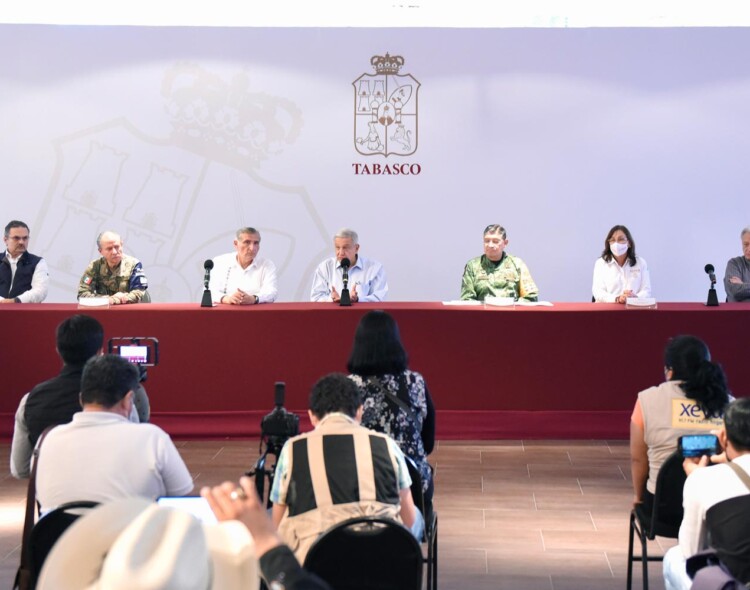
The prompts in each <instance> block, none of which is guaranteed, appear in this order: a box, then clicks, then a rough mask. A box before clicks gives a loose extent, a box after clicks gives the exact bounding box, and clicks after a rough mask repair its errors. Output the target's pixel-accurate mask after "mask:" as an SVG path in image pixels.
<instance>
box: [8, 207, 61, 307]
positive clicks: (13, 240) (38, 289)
mask: <svg viewBox="0 0 750 590" xmlns="http://www.w3.org/2000/svg"><path fill="white" fill-rule="evenodd" d="M3 241H4V242H5V248H6V250H5V252H2V253H0V303H41V302H42V301H44V299H45V298H46V297H47V287H48V285H49V270H48V269H47V263H46V262H45V260H44V258H42V257H40V256H34V255H33V254H31V253H30V252H29V251H28V246H29V226H28V225H26V224H25V223H24V222H23V221H18V220H13V221H11V222H10V223H8V225H6V226H5V235H4V236H3Z"/></svg>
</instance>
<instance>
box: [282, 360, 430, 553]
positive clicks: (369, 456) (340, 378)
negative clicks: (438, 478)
mask: <svg viewBox="0 0 750 590" xmlns="http://www.w3.org/2000/svg"><path fill="white" fill-rule="evenodd" d="M309 415H310V420H311V422H312V424H313V426H314V427H315V429H314V430H313V431H312V432H308V433H306V434H302V435H300V436H297V437H294V438H291V439H289V440H288V441H287V442H286V444H285V445H284V447H283V448H282V450H281V453H280V455H279V459H278V462H277V465H276V476H275V478H274V481H273V488H272V489H271V500H272V501H273V512H272V513H273V521H274V524H275V525H276V526H278V528H279V533H280V534H281V538H282V539H284V542H285V543H286V544H287V545H289V547H290V548H291V549H292V550H293V551H294V554H295V555H296V556H297V559H298V560H299V561H300V563H304V560H305V556H306V555H307V552H308V550H309V549H310V546H311V545H312V544H313V542H314V541H315V539H316V538H317V537H318V536H319V535H320V534H321V533H323V532H325V531H326V530H327V529H329V528H330V527H331V526H333V525H334V524H337V523H339V522H342V521H344V520H347V519H349V518H354V517H357V516H380V517H385V518H393V519H396V520H400V521H402V522H403V523H404V524H405V525H406V526H407V527H409V528H410V529H411V530H412V532H413V533H414V536H415V537H416V538H417V539H420V540H421V538H422V534H423V532H424V520H423V519H422V515H421V514H420V513H419V511H418V510H417V509H416V507H415V506H414V501H413V499H412V497H411V490H410V487H411V478H410V477H409V473H408V471H407V467H406V463H405V461H404V455H403V453H402V452H401V449H399V448H398V445H397V444H396V443H395V442H394V441H393V440H392V439H390V438H389V437H387V436H385V435H384V434H381V433H379V432H373V431H372V430H369V429H367V428H365V427H363V426H360V424H359V422H360V420H361V418H362V399H361V397H360V394H359V389H358V388H357V386H356V385H355V384H354V383H353V382H352V381H351V380H350V379H349V378H347V377H346V375H343V374H341V373H332V374H330V375H327V376H325V377H323V378H322V379H320V380H319V381H318V382H317V383H316V384H315V385H314V386H313V388H312V392H311V393H310V410H309Z"/></svg>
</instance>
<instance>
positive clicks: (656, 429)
mask: <svg viewBox="0 0 750 590" xmlns="http://www.w3.org/2000/svg"><path fill="white" fill-rule="evenodd" d="M664 376H665V378H666V381H665V382H664V383H662V384H661V385H657V386H655V387H649V388H648V389H646V390H645V391H641V392H640V393H639V394H638V400H637V401H636V403H635V409H634V410H633V415H632V417H631V419H630V462H631V471H632V475H633V491H634V494H635V497H634V503H636V504H638V503H641V502H642V503H643V505H644V506H643V508H644V510H645V511H646V512H649V513H650V512H651V508H652V506H653V499H654V492H655V491H656V476H657V475H658V473H659V469H660V468H661V466H662V463H664V461H665V460H666V459H667V457H669V455H671V454H672V453H674V452H675V451H676V450H677V440H678V439H679V438H680V436H682V435H683V434H700V433H708V432H709V431H710V430H712V429H715V428H719V427H720V426H721V424H722V421H721V417H722V416H723V412H724V408H725V406H726V405H727V403H728V402H729V401H730V400H731V399H732V397H731V395H730V393H729V390H728V388H727V380H726V377H725V375H724V371H723V370H722V368H721V367H720V366H719V365H717V364H716V363H712V362H711V354H710V352H709V350H708V346H706V344H705V343H704V342H703V341H702V340H700V339H699V338H696V337H695V336H675V337H674V338H672V339H671V340H670V341H669V342H668V343H667V346H666V348H665V350H664Z"/></svg>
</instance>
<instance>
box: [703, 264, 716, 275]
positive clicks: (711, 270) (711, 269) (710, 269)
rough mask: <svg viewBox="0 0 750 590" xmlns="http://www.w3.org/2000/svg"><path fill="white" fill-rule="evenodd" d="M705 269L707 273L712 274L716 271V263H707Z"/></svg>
mask: <svg viewBox="0 0 750 590" xmlns="http://www.w3.org/2000/svg"><path fill="white" fill-rule="evenodd" d="M703 270H705V271H706V274H708V275H710V274H711V273H712V272H714V265H713V264H707V265H706V267H705V268H704V269H703Z"/></svg>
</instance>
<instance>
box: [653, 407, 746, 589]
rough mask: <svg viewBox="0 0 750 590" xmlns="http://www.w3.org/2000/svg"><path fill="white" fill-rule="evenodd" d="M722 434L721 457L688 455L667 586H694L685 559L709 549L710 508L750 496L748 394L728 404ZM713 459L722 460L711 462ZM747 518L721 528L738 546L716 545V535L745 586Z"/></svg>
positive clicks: (667, 560) (667, 556)
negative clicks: (676, 538)
mask: <svg viewBox="0 0 750 590" xmlns="http://www.w3.org/2000/svg"><path fill="white" fill-rule="evenodd" d="M718 438H719V443H720V444H721V447H722V448H723V449H724V452H723V453H721V454H720V455H713V456H710V457H709V456H708V455H702V456H700V457H688V458H686V459H685V462H684V467H685V472H686V473H687V474H688V478H687V480H686V481H685V489H684V491H683V506H684V508H685V515H684V517H683V519H682V525H681V526H680V534H679V544H678V545H676V546H674V547H672V548H671V549H670V550H669V551H667V553H666V554H665V555H664V584H665V588H667V590H678V589H685V590H687V589H688V588H690V586H691V584H692V580H691V579H690V577H689V576H688V575H687V571H686V559H687V558H688V557H691V556H692V555H695V554H696V553H698V552H699V551H701V550H703V549H706V548H707V547H708V538H707V537H708V535H707V530H706V512H707V511H708V509H709V508H711V507H712V506H715V505H716V504H718V503H720V502H723V501H724V500H729V499H730V498H736V497H738V496H743V495H745V494H750V487H748V484H747V483H745V482H744V481H743V474H744V477H745V478H750V398H743V399H737V400H735V401H733V402H732V403H730V404H729V406H728V407H727V410H726V413H725V414H724V426H723V427H722V428H720V429H719V431H718ZM729 462H731V463H732V464H733V465H734V466H732V465H730V464H729ZM711 463H719V464H717V465H713V466H709V465H710V464H711ZM747 522H748V519H747V517H744V518H743V517H741V515H737V517H735V518H733V519H731V521H730V522H728V523H727V524H726V529H728V530H723V531H722V533H723V534H722V537H724V539H723V540H724V541H727V540H729V541H730V542H731V540H737V541H738V545H737V546H722V545H721V543H719V544H718V545H716V542H717V539H714V540H713V544H714V545H716V546H715V547H714V548H715V549H716V550H717V553H718V555H719V557H721V559H722V561H723V563H724V565H726V566H727V568H728V569H729V571H730V572H731V574H732V575H733V576H735V577H736V578H737V579H738V580H740V581H741V582H742V583H744V584H747V583H748V582H750V555H748V544H747V541H746V539H747ZM740 545H744V548H743V547H742V546H740Z"/></svg>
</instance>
